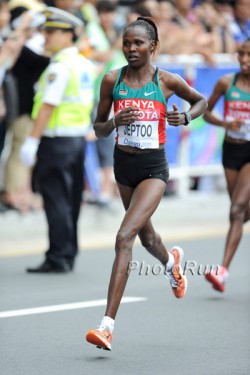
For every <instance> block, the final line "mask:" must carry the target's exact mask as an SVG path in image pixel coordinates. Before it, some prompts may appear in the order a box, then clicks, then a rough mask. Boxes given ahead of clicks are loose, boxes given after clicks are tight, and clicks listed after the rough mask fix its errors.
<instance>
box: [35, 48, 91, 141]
mask: <svg viewBox="0 0 250 375" xmlns="http://www.w3.org/2000/svg"><path fill="white" fill-rule="evenodd" d="M53 62H61V63H63V64H65V65H66V66H67V67H68V69H69V72H70V79H69V82H68V85H67V87H66V90H65V92H64V95H63V98H62V101H61V103H60V104H59V105H58V106H57V107H55V109H54V111H53V112H52V116H51V117H50V120H49V122H48V124H47V128H46V129H45V132H44V135H47V136H78V135H84V134H85V133H86V130H87V128H88V127H89V125H90V124H91V112H92V109H93V104H94V79H95V77H94V65H93V63H92V62H91V61H89V60H87V59H86V58H85V57H83V56H82V55H80V54H72V52H71V53H67V51H65V53H64V52H62V53H59V54H58V55H57V56H56V57H55V58H54V59H53ZM47 69H48V68H47ZM47 69H45V71H44V72H43V73H42V75H41V77H40V79H39V81H38V91H37V93H36V95H35V97H34V106H33V109H32V118H33V119H36V117H37V115H38V112H39V110H40V108H41V106H42V98H43V92H44V89H45V83H46V81H45V77H46V73H47Z"/></svg>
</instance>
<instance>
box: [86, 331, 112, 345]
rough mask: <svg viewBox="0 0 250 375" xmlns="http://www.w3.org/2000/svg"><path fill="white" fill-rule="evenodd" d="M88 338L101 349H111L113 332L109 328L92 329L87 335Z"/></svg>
mask: <svg viewBox="0 0 250 375" xmlns="http://www.w3.org/2000/svg"><path fill="white" fill-rule="evenodd" d="M86 340H87V341H88V342H90V344H93V345H96V347H97V348H99V349H104V350H111V342H112V333H111V332H110V331H109V330H105V331H99V330H98V329H91V330H90V331H88V333H87V335H86Z"/></svg>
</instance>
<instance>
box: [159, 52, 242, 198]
mask: <svg viewBox="0 0 250 375" xmlns="http://www.w3.org/2000/svg"><path fill="white" fill-rule="evenodd" d="M156 65H157V66H159V67H160V68H161V69H163V70H167V71H169V72H172V73H177V74H180V75H181V76H182V77H183V78H184V79H185V80H186V81H187V82H188V83H189V84H190V85H191V86H192V87H194V88H195V89H196V90H198V91H199V92H201V93H202V94H203V95H204V96H205V97H206V98H208V97H209V96H210V94H211V93H212V90H213V88H214V85H215V83H216V82H217V81H218V79H219V78H220V77H222V76H223V75H225V74H230V73H233V72H235V71H237V70H238V63H237V60H236V56H234V55H233V56H231V55H227V54H222V55H220V54H218V55H215V65H214V66H207V65H206V64H205V63H204V61H203V59H202V57H201V56H200V55H193V56H184V55H180V56H175V57H173V56H164V55H162V56H160V57H159V58H158V60H157V61H156ZM177 99H179V98H176V97H175V96H173V97H172V98H170V100H169V109H171V107H172V103H173V102H174V103H176V105H177V106H178V108H179V109H180V110H181V111H185V110H187V109H188V108H189V104H188V103H186V102H185V101H181V100H180V101H179V100H178V101H177ZM177 103H178V104H177ZM214 111H216V112H217V114H218V115H219V116H221V117H222V116H223V100H222V98H221V99H220V100H219V102H218V103H217V104H216V106H215V109H214ZM223 138H224V129H222V128H220V127H217V126H213V125H211V124H208V123H206V122H205V120H204V119H203V118H202V117H199V118H197V119H195V120H193V121H192V123H191V125H190V126H188V127H179V128H177V129H175V128H173V127H171V126H168V125H167V144H166V153H167V156H168V160H169V165H170V179H172V180H176V181H177V193H178V194H179V195H185V194H187V193H188V190H189V179H190V177H202V176H211V175H212V176H216V175H222V174H223V168H222V165H221V154H222V150H221V149H222V142H223Z"/></svg>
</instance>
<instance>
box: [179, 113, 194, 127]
mask: <svg viewBox="0 0 250 375" xmlns="http://www.w3.org/2000/svg"><path fill="white" fill-rule="evenodd" d="M181 114H183V115H184V116H185V123H184V124H183V125H188V124H189V123H190V122H191V121H192V116H191V115H190V113H189V112H181Z"/></svg>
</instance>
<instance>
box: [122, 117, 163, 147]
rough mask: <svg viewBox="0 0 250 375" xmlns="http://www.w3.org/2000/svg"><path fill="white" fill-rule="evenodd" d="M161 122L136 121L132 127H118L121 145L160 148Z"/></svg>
mask: <svg viewBox="0 0 250 375" xmlns="http://www.w3.org/2000/svg"><path fill="white" fill-rule="evenodd" d="M158 124H159V121H158V120H157V121H153V120H151V121H135V122H133V123H132V124H130V125H123V126H118V129H117V135H118V137H117V141H118V144H119V145H123V146H131V147H137V148H141V149H145V148H159V135H158Z"/></svg>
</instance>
